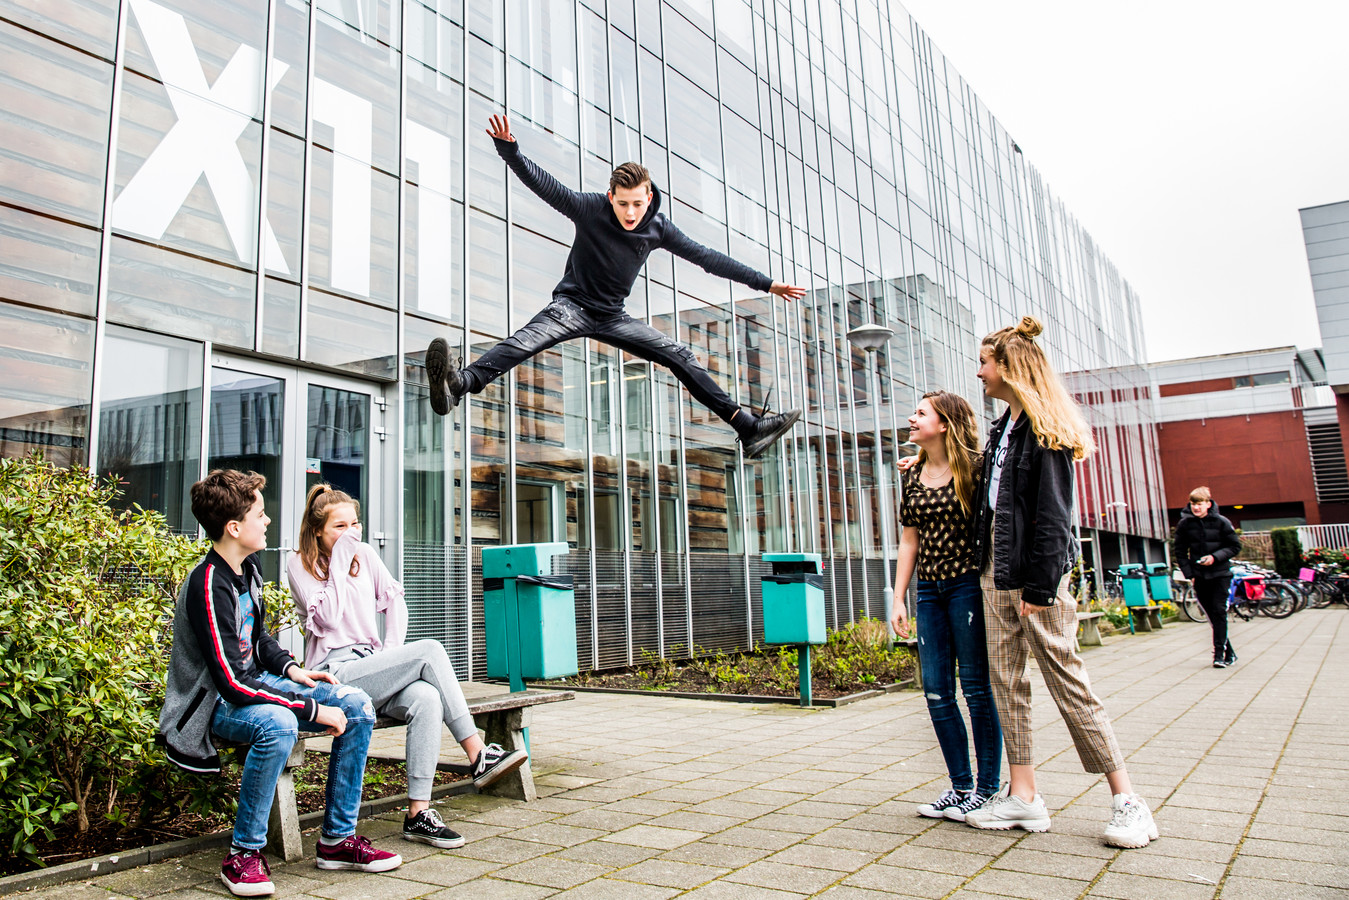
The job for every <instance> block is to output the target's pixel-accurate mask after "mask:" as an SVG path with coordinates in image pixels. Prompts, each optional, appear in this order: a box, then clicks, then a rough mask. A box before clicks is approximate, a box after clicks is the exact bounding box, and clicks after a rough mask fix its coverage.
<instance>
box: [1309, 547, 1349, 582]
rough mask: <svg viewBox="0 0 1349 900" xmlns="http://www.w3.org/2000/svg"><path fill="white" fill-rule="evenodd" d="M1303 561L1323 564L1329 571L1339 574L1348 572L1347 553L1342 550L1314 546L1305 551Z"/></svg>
mask: <svg viewBox="0 0 1349 900" xmlns="http://www.w3.org/2000/svg"><path fill="white" fill-rule="evenodd" d="M1304 561H1305V562H1306V564H1307V565H1309V566H1323V567H1325V568H1326V569H1329V570H1330V571H1331V572H1336V573H1339V574H1341V575H1342V574H1345V573H1346V572H1349V554H1346V553H1345V552H1344V551H1343V550H1331V549H1329V548H1328V547H1316V548H1315V549H1312V550H1308V551H1307V555H1306V557H1305V559H1304Z"/></svg>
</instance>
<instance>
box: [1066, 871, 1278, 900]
mask: <svg viewBox="0 0 1349 900" xmlns="http://www.w3.org/2000/svg"><path fill="white" fill-rule="evenodd" d="M1216 891H1217V886H1215V885H1211V884H1201V883H1197V882H1194V881H1186V880H1179V879H1175V878H1148V877H1146V876H1143V875H1126V874H1124V873H1122V872H1107V873H1106V874H1105V875H1103V876H1101V880H1100V881H1098V882H1096V884H1094V885H1092V888H1091V896H1093V897H1110V898H1112V900H1139V898H1143V897H1165V898H1167V900H1173V898H1174V900H1210V898H1212V897H1213V896H1214V895H1215V892H1216ZM1285 900H1287V898H1286V897H1285Z"/></svg>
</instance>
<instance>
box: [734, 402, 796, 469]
mask: <svg viewBox="0 0 1349 900" xmlns="http://www.w3.org/2000/svg"><path fill="white" fill-rule="evenodd" d="M799 418H801V410H799V409H792V410H788V411H787V412H785V413H774V414H773V415H768V414H767V411H765V414H764V415H762V416H760V417H759V418H758V419H757V420H756V421H755V422H754V425H753V426H752V427H751V428H750V429H749V430H748V431H746V432H743V433H742V434H741V435H740V445H741V446H742V447H744V449H745V459H758V458H759V457H760V456H763V454H764V451H765V450H767V449H768V448H769V447H771V446H773V443H774V442H775V441H776V440H777V439H778V438H780V437H782V436H783V435H784V434H786V433H787V432H789V431H791V430H792V426H793V425H795V424H796V420H797V419H799Z"/></svg>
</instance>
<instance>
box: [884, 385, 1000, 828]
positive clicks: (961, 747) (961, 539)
mask: <svg viewBox="0 0 1349 900" xmlns="http://www.w3.org/2000/svg"><path fill="white" fill-rule="evenodd" d="M909 440H910V441H911V442H913V443H915V444H917V445H918V447H919V448H920V449H919V451H918V460H917V463H916V464H915V465H913V466H912V467H910V468H908V469H907V470H906V471H905V473H904V495H903V496H904V500H903V505H902V507H901V509H900V520H901V522H902V523H903V525H904V533H903V535H902V537H901V538H900V543H899V568H898V571H897V572H896V574H895V608H894V612H893V614H892V616H891V619H890V624H891V626H892V627H893V628H894V630H895V631H896V632H898V633H899V634H902V635H905V636H907V635H908V633H909V621H908V616H907V614H906V611H905V609H904V597H905V594H906V593H907V591H908V589H909V581H910V579H911V578H912V577H913V575H914V573H915V571H916V572H917V575H918V662H919V665H920V666H922V670H923V690H924V692H925V693H926V694H927V709H928V714H929V715H930V716H931V717H932V727H933V728H934V729H935V730H936V732H937V743H938V744H940V745H941V752H942V756H943V757H944V758H945V759H946V771H947V773H948V774H949V775H950V776H951V788H950V789H949V790H947V791H945V792H944V793H943V794H942V795H941V796H940V797H938V798H937V799H936V800H934V801H933V802H931V803H924V804H922V805H921V806H919V807H918V814H919V815H920V816H928V817H929V818H933V819H941V818H947V819H952V820H954V821H957V822H963V821H965V815H966V813H968V812H970V811H971V810H975V809H978V808H979V807H981V806H983V805H984V803H985V802H987V800H988V799H989V797H991V796H993V794H994V793H995V792H996V791H997V790H998V776H999V772H1000V769H1001V765H1002V746H1001V742H1002V733H1001V731H1000V729H999V727H998V714H997V710H996V709H994V707H993V695H992V691H991V689H990V687H989V681H988V652H987V650H986V648H985V640H984V608H983V607H984V602H983V594H982V592H981V591H980V588H979V554H978V540H977V536H976V532H975V530H974V527H973V517H974V516H973V514H974V511H975V505H976V503H977V502H978V500H977V494H978V488H977V485H978V482H979V467H980V464H981V459H980V455H979V431H978V428H977V427H976V425H975V421H974V412H973V410H971V409H970V405H969V404H968V403H966V402H965V400H964V399H963V398H961V397H958V396H956V395H955V394H952V393H948V392H947V391H932V392H929V393H927V394H924V395H923V399H922V401H921V402H920V403H919V404H918V409H916V410H914V413H913V415H911V416H909ZM957 663H958V664H959V668H960V688H961V690H962V691H963V692H964V694H965V705H966V706H967V707H969V711H970V731H972V732H973V733H974V756H975V759H976V761H977V762H978V764H979V780H978V782H977V783H976V782H975V780H974V776H973V773H972V772H971V771H970V744H969V737H968V733H967V732H966V730H965V720H964V719H963V718H962V717H961V714H960V707H959V706H957V705H956V666H957Z"/></svg>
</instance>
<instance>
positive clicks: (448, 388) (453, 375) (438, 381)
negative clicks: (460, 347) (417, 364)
mask: <svg viewBox="0 0 1349 900" xmlns="http://www.w3.org/2000/svg"><path fill="white" fill-rule="evenodd" d="M426 378H427V380H428V381H429V382H430V383H431V409H432V411H433V412H435V414H436V415H438V416H443V415H447V414H448V413H449V411H450V410H452V409H454V408H455V407H456V406H458V405H459V399H460V398H461V397H463V396H464V388H465V384H464V376H463V374H462V373H461V372H460V371H459V366H457V365H456V364H455V363H453V362H451V361H450V345H449V344H447V343H446V342H445V339H444V338H436V339H435V340H433V341H432V342H431V346H429V347H427V348H426Z"/></svg>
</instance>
